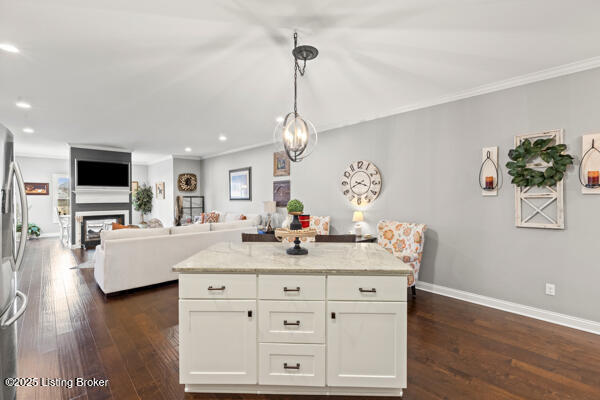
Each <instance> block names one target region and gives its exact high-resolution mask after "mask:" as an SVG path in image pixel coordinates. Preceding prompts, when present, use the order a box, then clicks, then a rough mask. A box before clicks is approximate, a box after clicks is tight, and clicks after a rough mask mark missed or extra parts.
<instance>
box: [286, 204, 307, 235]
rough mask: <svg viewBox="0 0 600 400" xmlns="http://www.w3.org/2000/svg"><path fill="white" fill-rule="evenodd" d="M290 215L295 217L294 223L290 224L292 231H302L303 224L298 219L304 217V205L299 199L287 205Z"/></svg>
mask: <svg viewBox="0 0 600 400" xmlns="http://www.w3.org/2000/svg"><path fill="white" fill-rule="evenodd" d="M287 210H288V214H290V215H293V216H294V218H293V220H292V223H291V224H290V229H291V230H293V231H297V230H300V229H302V224H301V223H300V220H299V219H298V216H300V215H302V211H304V204H302V202H301V201H300V200H298V199H293V200H290V201H289V202H288V203H287Z"/></svg>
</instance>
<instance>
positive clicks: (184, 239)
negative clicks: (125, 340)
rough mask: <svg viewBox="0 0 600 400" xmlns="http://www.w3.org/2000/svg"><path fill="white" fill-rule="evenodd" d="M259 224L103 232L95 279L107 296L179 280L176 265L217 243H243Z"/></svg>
mask: <svg viewBox="0 0 600 400" xmlns="http://www.w3.org/2000/svg"><path fill="white" fill-rule="evenodd" d="M259 221H260V217H258V218H255V217H254V218H249V219H247V220H243V221H232V222H223V223H214V224H194V225H187V226H176V227H172V228H149V229H120V230H115V231H103V232H102V233H101V235H100V236H101V244H99V245H98V246H97V247H96V252H95V255H94V257H95V259H94V277H95V279H96V282H97V283H98V286H100V289H102V291H103V292H104V293H105V294H109V293H114V292H120V291H123V290H127V289H134V288H139V287H143V286H148V285H153V284H157V283H161V282H168V281H173V280H176V279H177V274H176V273H174V272H172V271H171V267H172V266H173V265H175V264H177V263H178V262H180V261H183V260H184V259H186V258H188V257H189V256H191V255H192V254H195V253H197V252H198V251H200V250H203V249H205V248H207V247H209V246H211V245H213V244H215V243H218V242H241V236H242V233H256V226H257V225H258V223H259Z"/></svg>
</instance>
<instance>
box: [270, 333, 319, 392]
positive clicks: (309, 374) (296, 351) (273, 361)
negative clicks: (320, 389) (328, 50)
mask: <svg viewBox="0 0 600 400" xmlns="http://www.w3.org/2000/svg"><path fill="white" fill-rule="evenodd" d="M258 357H259V358H258V370H259V373H258V383H259V384H261V385H285V386H325V345H322V344H273V343H261V344H260V346H259V356H258Z"/></svg>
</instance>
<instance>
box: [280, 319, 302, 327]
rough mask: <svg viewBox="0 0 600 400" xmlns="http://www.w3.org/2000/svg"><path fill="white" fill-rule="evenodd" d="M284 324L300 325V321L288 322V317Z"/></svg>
mask: <svg viewBox="0 0 600 400" xmlns="http://www.w3.org/2000/svg"><path fill="white" fill-rule="evenodd" d="M283 325H284V326H300V321H296V322H287V319H286V320H284V321H283Z"/></svg>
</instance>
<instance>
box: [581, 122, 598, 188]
mask: <svg viewBox="0 0 600 400" xmlns="http://www.w3.org/2000/svg"><path fill="white" fill-rule="evenodd" d="M581 151H582V153H583V155H582V156H581V162H580V163H579V182H580V183H581V186H582V188H581V192H582V193H583V194H600V133H597V134H592V135H584V136H583V137H582V140H581Z"/></svg>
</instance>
